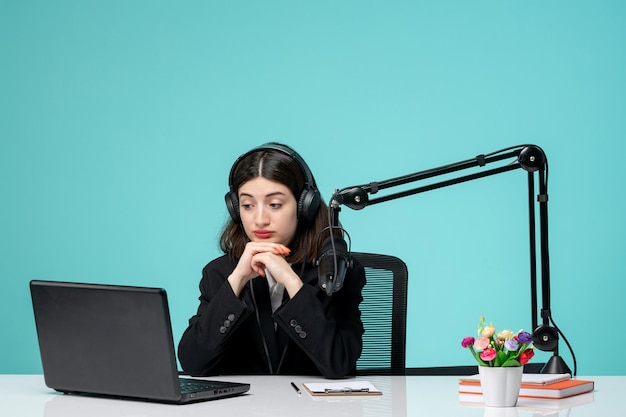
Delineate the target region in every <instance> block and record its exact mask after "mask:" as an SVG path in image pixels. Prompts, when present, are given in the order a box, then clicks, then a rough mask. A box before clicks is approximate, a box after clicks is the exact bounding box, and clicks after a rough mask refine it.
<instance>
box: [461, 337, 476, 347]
mask: <svg viewBox="0 0 626 417" xmlns="http://www.w3.org/2000/svg"><path fill="white" fill-rule="evenodd" d="M473 344H474V338H473V337H472V336H467V337H466V338H464V339H463V341H462V342H461V346H463V347H464V348H468V347H470V346H472V345H473Z"/></svg>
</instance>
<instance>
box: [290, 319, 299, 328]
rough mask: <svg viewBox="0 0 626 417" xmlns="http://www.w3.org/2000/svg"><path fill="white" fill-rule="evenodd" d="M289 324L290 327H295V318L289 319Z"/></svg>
mask: <svg viewBox="0 0 626 417" xmlns="http://www.w3.org/2000/svg"><path fill="white" fill-rule="evenodd" d="M289 325H290V326H291V327H296V326H297V325H298V321H297V320H296V319H291V321H290V322H289Z"/></svg>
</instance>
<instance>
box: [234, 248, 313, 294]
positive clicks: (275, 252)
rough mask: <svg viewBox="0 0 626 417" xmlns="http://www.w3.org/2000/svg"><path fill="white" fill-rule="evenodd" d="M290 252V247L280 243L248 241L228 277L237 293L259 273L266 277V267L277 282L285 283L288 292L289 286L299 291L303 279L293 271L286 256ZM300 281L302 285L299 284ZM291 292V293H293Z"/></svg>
mask: <svg viewBox="0 0 626 417" xmlns="http://www.w3.org/2000/svg"><path fill="white" fill-rule="evenodd" d="M289 252H290V250H289V248H288V247H286V246H285V245H281V244H280V243H269V242H248V243H247V244H246V248H245V250H244V252H243V254H242V255H241V258H240V259H239V262H238V263H237V266H236V267H235V269H234V270H233V272H232V273H231V274H230V276H229V277H228V282H229V283H230V285H231V287H232V289H233V291H234V293H235V295H236V296H239V294H240V293H241V290H242V289H243V287H244V286H245V285H246V283H247V282H248V281H250V280H251V279H252V278H254V277H256V276H257V275H260V276H262V277H265V269H266V268H267V270H268V271H270V273H271V274H272V276H273V277H274V279H275V280H276V282H280V283H282V284H283V285H285V288H287V291H288V292H289V291H290V290H289V288H291V289H292V290H294V289H295V290H296V292H297V290H299V289H300V287H301V284H302V281H300V278H299V277H298V275H297V274H296V273H295V272H293V270H292V269H291V267H290V266H289V264H288V263H287V261H286V260H285V258H284V256H285V255H288V254H289ZM296 280H297V282H296ZM298 282H299V283H300V286H298V285H297V283H298ZM294 284H295V285H294ZM296 287H297V289H296ZM289 294H290V295H291V293H289ZM294 294H295V293H294Z"/></svg>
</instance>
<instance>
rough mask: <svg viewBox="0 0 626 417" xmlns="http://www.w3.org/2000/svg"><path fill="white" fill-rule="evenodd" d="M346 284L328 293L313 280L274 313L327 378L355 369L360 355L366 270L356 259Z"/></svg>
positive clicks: (348, 372) (346, 373)
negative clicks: (361, 304)
mask: <svg viewBox="0 0 626 417" xmlns="http://www.w3.org/2000/svg"><path fill="white" fill-rule="evenodd" d="M354 263H355V265H353V267H352V268H351V269H349V270H348V271H347V272H348V273H347V274H346V277H345V279H344V285H343V288H342V289H341V290H339V291H337V292H336V293H334V294H333V295H332V296H327V295H326V293H325V292H324V291H322V290H321V289H320V288H319V287H318V286H317V276H316V270H315V268H314V270H313V271H312V273H313V274H314V275H315V276H314V277H313V280H307V282H308V284H307V285H304V286H303V287H302V288H301V289H300V291H298V293H297V294H296V295H295V296H294V297H293V298H292V299H291V300H289V302H287V303H285V304H283V306H282V307H281V308H279V309H278V310H277V311H276V313H275V314H274V320H275V321H276V322H277V323H278V325H279V326H281V328H282V329H283V330H285V331H286V332H287V334H288V335H289V337H290V338H291V339H292V340H293V341H294V342H295V343H296V344H297V345H298V346H299V347H300V349H302V350H303V351H304V352H305V353H306V354H307V355H308V357H309V358H310V359H311V360H312V361H313V363H314V364H315V365H316V367H317V368H318V369H319V371H320V372H321V374H322V375H323V376H324V377H326V378H343V377H345V376H346V375H350V374H353V373H354V372H355V370H356V362H357V359H358V358H359V357H360V356H361V350H362V343H363V332H364V330H363V323H362V322H361V312H360V310H359V304H360V303H361V301H362V300H363V297H362V294H361V291H362V289H363V287H364V286H365V271H364V269H363V267H362V266H361V265H360V264H359V263H358V262H357V261H356V260H355V261H354Z"/></svg>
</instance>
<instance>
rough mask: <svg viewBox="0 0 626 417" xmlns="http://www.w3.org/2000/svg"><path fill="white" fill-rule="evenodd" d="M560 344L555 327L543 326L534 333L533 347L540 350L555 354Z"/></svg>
mask: <svg viewBox="0 0 626 417" xmlns="http://www.w3.org/2000/svg"><path fill="white" fill-rule="evenodd" d="M558 343H559V334H558V333H557V331H556V329H555V328H554V327H550V326H548V325H545V324H543V325H541V326H539V327H537V328H536V329H535V331H534V332H533V345H534V346H535V347H536V348H537V349H539V350H543V351H546V352H553V351H555V350H556V348H557V346H558Z"/></svg>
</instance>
